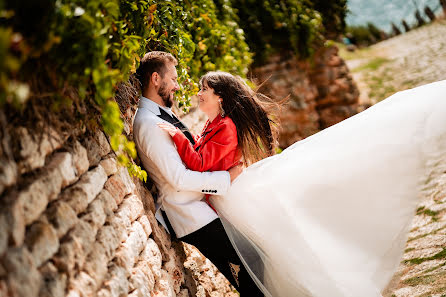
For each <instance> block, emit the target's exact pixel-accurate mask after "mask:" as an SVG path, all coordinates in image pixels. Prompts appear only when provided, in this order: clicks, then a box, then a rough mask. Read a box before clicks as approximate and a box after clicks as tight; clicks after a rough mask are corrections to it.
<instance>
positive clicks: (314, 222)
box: [212, 81, 446, 297]
mask: <svg viewBox="0 0 446 297" xmlns="http://www.w3.org/2000/svg"><path fill="white" fill-rule="evenodd" d="M445 165H446V81H441V82H437V83H433V84H429V85H426V86H422V87H418V88H415V89H412V90H408V91H404V92H399V93H397V94H395V95H393V96H391V97H389V98H388V99H386V100H383V101H382V102H380V103H378V104H376V105H374V106H373V107H371V108H369V109H367V110H366V111H364V112H362V113H360V114H358V115H356V116H353V117H351V118H349V119H347V120H345V121H343V122H341V123H339V124H337V125H334V126H332V127H330V128H327V129H325V130H324V131H321V132H319V133H317V134H315V135H313V136H311V137H308V138H307V139H305V140H302V141H300V142H297V143H295V144H294V145H293V146H291V147H289V148H288V149H286V150H284V151H283V152H282V153H281V154H279V155H276V156H273V157H270V158H267V159H265V160H262V161H260V162H258V163H256V164H254V165H253V166H250V167H249V168H247V169H246V170H245V172H244V173H243V174H242V175H241V176H240V177H239V178H238V179H237V180H236V181H235V182H234V183H233V186H232V187H231V190H230V191H229V193H228V194H227V195H226V196H224V197H219V196H217V197H215V198H213V201H212V203H213V205H214V206H215V208H216V209H217V210H218V212H219V214H220V216H221V218H222V221H223V222H224V224H225V228H226V230H227V232H228V235H229V237H230V238H231V240H232V242H233V244H234V246H235V247H236V249H237V250H238V251H239V254H240V255H241V257H242V258H243V260H244V261H245V264H246V266H247V267H248V269H249V270H250V272H251V273H252V276H253V278H254V279H255V280H256V282H257V283H258V285H259V287H261V288H262V290H263V291H264V293H265V295H266V296H274V297H277V296H280V297H291V296H317V297H328V296H330V297H336V296H349V297H358V296H361V297H369V296H370V297H372V296H373V297H377V296H381V291H382V290H383V289H384V287H385V286H386V284H387V283H388V281H389V280H390V278H391V277H392V275H393V273H394V271H395V269H396V268H397V266H398V264H399V262H400V259H401V256H402V253H403V249H404V246H405V242H406V239H407V234H408V231H409V227H410V222H411V219H412V218H413V216H414V212H415V208H416V205H417V198H418V196H419V191H420V189H422V187H423V185H425V183H426V181H427V180H428V179H429V178H430V176H432V175H433V174H435V173H436V172H439V171H441V170H442V171H444V170H445V167H446V166H445Z"/></svg>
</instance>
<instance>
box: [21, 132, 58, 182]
mask: <svg viewBox="0 0 446 297" xmlns="http://www.w3.org/2000/svg"><path fill="white" fill-rule="evenodd" d="M14 134H15V135H16V137H15V138H16V139H17V140H18V142H19V151H20V157H19V158H21V159H22V160H21V161H20V162H19V164H18V165H19V171H20V173H21V174H23V173H26V172H29V171H31V170H34V169H36V168H40V167H42V166H43V165H44V164H45V157H46V156H47V155H48V154H50V153H51V152H53V151H54V150H56V149H59V148H60V147H62V144H63V139H62V138H61V137H60V135H59V134H58V133H57V132H56V131H55V130H53V129H51V128H50V129H49V130H47V131H44V132H43V134H42V135H35V136H34V137H33V136H31V135H30V133H29V131H28V130H27V129H26V128H24V127H19V128H17V129H16V131H15V133H14Z"/></svg>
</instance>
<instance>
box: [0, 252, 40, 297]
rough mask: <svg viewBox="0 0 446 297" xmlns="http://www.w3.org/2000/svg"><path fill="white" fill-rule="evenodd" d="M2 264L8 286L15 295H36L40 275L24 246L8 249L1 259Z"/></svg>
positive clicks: (21, 296) (30, 296) (29, 296)
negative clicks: (6, 275) (5, 271)
mask: <svg viewBox="0 0 446 297" xmlns="http://www.w3.org/2000/svg"><path fill="white" fill-rule="evenodd" d="M2 264H3V266H4V267H5V269H6V270H7V271H8V279H7V281H8V285H9V288H10V290H11V291H12V292H14V293H15V294H16V296H20V297H33V296H38V294H39V288H40V284H41V281H42V279H41V275H40V273H39V272H38V271H37V269H36V267H35V265H34V263H33V259H32V256H31V254H30V253H29V252H28V250H27V249H26V248H25V247H20V248H12V249H9V250H8V251H7V252H6V254H5V256H4V257H3V259H2ZM13 295H14V294H13Z"/></svg>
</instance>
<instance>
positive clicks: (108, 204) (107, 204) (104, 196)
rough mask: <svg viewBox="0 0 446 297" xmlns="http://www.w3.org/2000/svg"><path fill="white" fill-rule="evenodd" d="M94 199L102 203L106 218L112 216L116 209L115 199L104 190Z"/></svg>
mask: <svg viewBox="0 0 446 297" xmlns="http://www.w3.org/2000/svg"><path fill="white" fill-rule="evenodd" d="M96 199H97V200H99V201H101V202H102V205H103V206H104V213H105V215H106V216H107V217H108V216H111V215H113V213H114V211H115V210H117V209H118V206H117V204H116V201H115V199H114V198H113V196H112V195H111V194H110V192H109V191H107V190H106V189H103V190H102V191H101V192H100V193H99V195H98V196H97V197H96Z"/></svg>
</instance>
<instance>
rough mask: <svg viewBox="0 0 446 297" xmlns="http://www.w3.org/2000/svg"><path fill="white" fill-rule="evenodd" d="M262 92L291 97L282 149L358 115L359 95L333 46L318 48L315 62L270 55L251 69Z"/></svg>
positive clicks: (283, 121)
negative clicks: (265, 60)
mask: <svg viewBox="0 0 446 297" xmlns="http://www.w3.org/2000/svg"><path fill="white" fill-rule="evenodd" d="M252 75H253V81H254V82H255V83H256V84H257V85H261V88H260V89H259V92H261V93H263V94H266V95H268V96H270V97H271V98H273V99H276V100H281V99H284V98H286V97H288V96H289V100H288V103H289V104H287V105H286V106H285V107H284V108H283V110H282V111H281V113H280V123H281V127H282V129H281V132H280V139H279V142H280V146H281V147H288V146H289V145H291V144H293V143H294V142H296V141H297V140H300V139H303V138H305V137H307V136H310V135H312V134H314V133H316V132H318V131H320V130H322V129H324V128H326V127H329V126H331V125H333V124H336V123H338V122H340V121H342V120H344V119H346V118H348V117H350V116H352V115H354V114H355V113H357V112H358V110H359V109H358V98H359V92H358V89H357V87H356V85H355V83H354V82H353V80H352V77H351V75H350V73H349V70H348V68H347V66H346V64H345V62H344V61H343V60H342V59H341V58H340V57H339V56H338V49H337V48H336V47H334V46H332V47H327V48H326V47H323V48H321V49H319V50H318V51H317V52H316V53H315V55H314V57H313V59H312V60H309V61H301V60H298V59H297V58H296V57H295V55H292V54H289V55H284V54H283V53H281V54H280V55H275V56H271V57H270V58H269V59H268V61H267V63H266V64H265V65H263V66H261V67H257V68H254V69H253V70H252Z"/></svg>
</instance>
